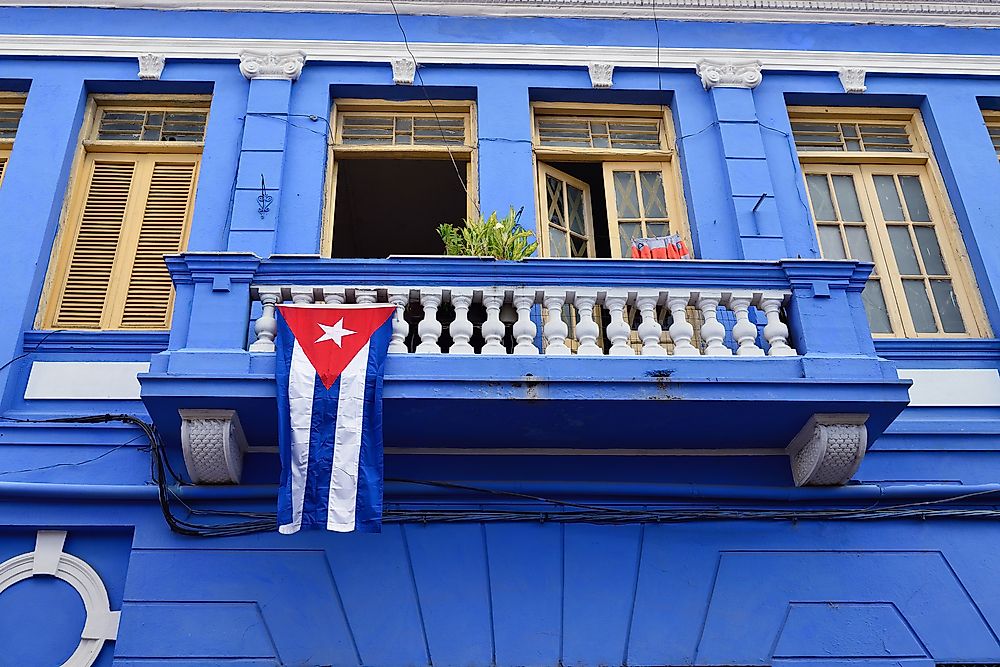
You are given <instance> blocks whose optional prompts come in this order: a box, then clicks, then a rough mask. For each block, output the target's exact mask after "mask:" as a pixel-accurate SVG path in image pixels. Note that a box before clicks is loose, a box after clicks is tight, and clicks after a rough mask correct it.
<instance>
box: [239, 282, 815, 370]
mask: <svg viewBox="0 0 1000 667" xmlns="http://www.w3.org/2000/svg"><path fill="white" fill-rule="evenodd" d="M251 294H252V296H253V298H254V299H255V300H257V301H259V302H260V304H261V307H262V308H261V310H262V314H261V316H260V317H258V318H257V320H256V323H255V325H254V332H255V334H256V340H255V341H254V342H253V343H252V344H251V345H250V348H249V349H250V351H251V352H272V351H273V350H274V337H275V332H276V330H277V321H276V320H275V307H276V306H277V305H279V304H282V303H293V304H323V303H325V304H374V303H385V304H393V305H394V306H396V315H395V318H394V319H393V325H392V340H391V342H390V344H389V352H390V353H403V354H405V353H417V354H440V353H447V354H465V355H468V354H483V355H506V354H513V355H525V356H530V355H537V354H539V353H540V352H541V353H544V354H546V355H554V356H566V355H571V354H575V355H579V356H589V357H599V356H604V355H609V356H619V357H629V356H635V355H637V354H638V355H642V356H649V357H664V356H678V357H698V356H708V357H726V356H732V355H733V354H735V355H736V356H740V357H764V356H766V355H767V356H772V357H784V356H795V355H796V354H797V352H796V351H795V350H794V349H793V348H792V347H790V346H789V344H788V341H789V330H788V325H787V324H786V323H785V322H784V321H783V320H782V318H781V313H782V310H783V308H784V306H785V305H786V304H787V303H788V300H789V299H790V297H791V292H790V291H787V290H776V291H766V292H759V291H758V292H753V291H749V290H731V291H715V290H710V289H706V290H691V289H681V288H678V289H670V288H667V289H650V288H642V287H636V288H621V287H616V288H606V289H595V288H566V287H513V286H510V287H504V286H495V285H485V284H484V285H481V286H464V287H461V288H448V287H440V286H435V287H428V286H422V287H394V286H373V285H366V286H358V287H343V286H323V287H315V286H305V285H291V286H273V285H262V286H254V287H253V288H252V290H251ZM758 320H764V322H765V323H764V324H762V325H760V326H758Z"/></svg>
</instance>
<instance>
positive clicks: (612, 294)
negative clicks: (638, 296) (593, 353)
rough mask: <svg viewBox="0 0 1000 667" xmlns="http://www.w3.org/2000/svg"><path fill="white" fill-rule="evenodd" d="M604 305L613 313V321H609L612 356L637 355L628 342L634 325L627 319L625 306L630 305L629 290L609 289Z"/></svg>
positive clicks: (610, 352) (610, 351) (609, 352)
mask: <svg viewBox="0 0 1000 667" xmlns="http://www.w3.org/2000/svg"><path fill="white" fill-rule="evenodd" d="M604 305H605V307H606V308H607V309H608V312H609V313H611V321H610V322H608V339H609V340H610V341H611V349H610V350H609V351H608V354H610V355H611V356H612V357H631V356H634V355H635V350H633V349H632V347H631V346H630V345H629V344H628V339H629V334H631V333H632V327H631V326H629V324H628V322H626V321H625V306H626V305H628V292H626V291H624V290H608V293H607V294H606V295H605V297H604Z"/></svg>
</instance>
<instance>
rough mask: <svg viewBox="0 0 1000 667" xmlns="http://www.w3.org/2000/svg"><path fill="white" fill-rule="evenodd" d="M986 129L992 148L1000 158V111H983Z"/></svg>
mask: <svg viewBox="0 0 1000 667" xmlns="http://www.w3.org/2000/svg"><path fill="white" fill-rule="evenodd" d="M983 116H984V117H985V118H986V129H987V130H989V133H990V139H991V140H992V141H993V149H994V150H995V151H996V152H997V158H1000V111H985V112H983Z"/></svg>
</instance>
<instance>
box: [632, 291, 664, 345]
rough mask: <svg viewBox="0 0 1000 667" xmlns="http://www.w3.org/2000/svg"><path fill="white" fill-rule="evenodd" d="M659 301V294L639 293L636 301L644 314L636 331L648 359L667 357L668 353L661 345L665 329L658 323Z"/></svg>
mask: <svg viewBox="0 0 1000 667" xmlns="http://www.w3.org/2000/svg"><path fill="white" fill-rule="evenodd" d="M659 300H660V293H659V292H639V294H638V295H637V296H636V299H635V305H636V307H637V308H638V309H639V312H640V313H641V314H642V322H641V323H640V324H639V328H638V329H636V331H637V332H638V333H639V338H641V339H642V354H643V356H647V357H665V356H667V351H666V350H665V349H663V346H662V345H660V333H661V332H662V331H663V329H662V327H660V323H659V322H657V321H656V303H657V302H658V301H659Z"/></svg>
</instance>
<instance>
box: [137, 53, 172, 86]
mask: <svg viewBox="0 0 1000 667" xmlns="http://www.w3.org/2000/svg"><path fill="white" fill-rule="evenodd" d="M166 64H167V57H166V56H165V55H163V54H162V53H140V54H139V78H140V79H142V80H143V81H159V80H160V76H161V75H162V74H163V66H164V65H166Z"/></svg>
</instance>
